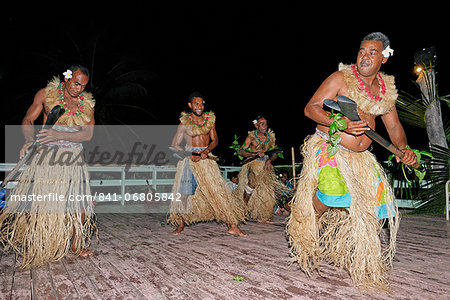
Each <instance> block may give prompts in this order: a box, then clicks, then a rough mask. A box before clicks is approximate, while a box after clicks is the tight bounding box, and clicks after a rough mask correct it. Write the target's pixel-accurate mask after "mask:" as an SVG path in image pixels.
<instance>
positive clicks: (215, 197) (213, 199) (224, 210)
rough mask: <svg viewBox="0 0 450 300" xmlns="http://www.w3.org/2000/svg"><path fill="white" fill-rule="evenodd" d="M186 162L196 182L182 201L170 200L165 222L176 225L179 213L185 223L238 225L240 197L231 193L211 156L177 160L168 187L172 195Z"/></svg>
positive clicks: (242, 210)
mask: <svg viewBox="0 0 450 300" xmlns="http://www.w3.org/2000/svg"><path fill="white" fill-rule="evenodd" d="M186 164H190V167H191V170H192V173H193V175H194V177H195V180H196V182H197V185H198V186H197V189H196V190H195V193H194V195H190V196H189V197H188V199H187V201H186V203H185V202H181V201H173V202H172V203H171V206H170V212H169V216H168V219H167V222H168V223H170V224H173V225H180V222H181V217H182V218H183V221H184V222H185V223H186V224H188V225H189V224H191V223H196V222H207V221H214V220H215V221H217V222H225V223H227V222H229V223H232V224H235V225H238V224H239V222H241V221H245V208H244V205H243V201H242V200H241V199H239V198H237V197H235V196H233V194H232V193H231V190H230V189H229V188H228V186H227V184H226V181H225V179H224V178H223V177H222V174H221V173H220V170H219V167H218V165H217V163H216V162H215V161H214V160H211V159H202V160H200V161H198V162H193V161H192V160H191V159H190V158H185V159H183V160H180V161H179V162H178V165H177V173H176V175H175V182H174V185H173V188H172V192H173V193H174V195H175V194H176V193H178V192H179V188H180V181H181V177H182V175H183V170H184V168H185V165H186ZM174 198H176V197H174Z"/></svg>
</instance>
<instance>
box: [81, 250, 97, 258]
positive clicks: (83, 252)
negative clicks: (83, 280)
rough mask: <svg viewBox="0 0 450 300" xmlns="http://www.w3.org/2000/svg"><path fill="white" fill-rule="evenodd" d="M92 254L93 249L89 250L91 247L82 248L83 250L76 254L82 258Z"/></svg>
mask: <svg viewBox="0 0 450 300" xmlns="http://www.w3.org/2000/svg"><path fill="white" fill-rule="evenodd" d="M92 254H94V251H93V250H91V249H83V250H81V252H80V254H78V256H79V257H82V258H86V257H89V256H91V255H92Z"/></svg>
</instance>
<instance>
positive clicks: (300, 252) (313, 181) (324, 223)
mask: <svg viewBox="0 0 450 300" xmlns="http://www.w3.org/2000/svg"><path fill="white" fill-rule="evenodd" d="M322 142H323V140H321V138H319V137H318V136H316V135H313V136H311V137H309V138H307V140H306V141H305V143H304V145H303V146H302V154H303V156H304V160H303V169H302V172H301V175H300V179H299V181H298V185H297V189H296V192H295V196H294V198H293V199H292V201H291V205H292V211H291V215H290V217H289V220H288V224H287V233H288V235H289V242H290V245H291V250H290V251H291V256H292V262H295V263H297V264H298V266H299V267H300V268H301V269H302V270H303V271H304V272H305V273H307V274H308V275H310V274H311V272H312V271H313V270H314V269H317V270H319V264H320V263H321V261H327V262H329V263H331V264H333V265H335V266H336V267H338V268H340V269H342V268H346V269H348V271H349V273H350V276H351V278H352V280H353V283H354V284H355V285H356V286H361V287H373V288H377V289H384V290H387V291H389V283H388V281H387V279H386V271H388V270H390V269H391V268H392V261H393V256H394V253H395V245H396V235H397V230H398V226H399V214H398V210H397V206H396V203H395V199H394V196H393V193H392V189H391V187H390V184H389V182H388V181H387V178H386V175H385V173H384V171H383V169H382V167H381V166H380V164H379V163H378V162H377V161H376V158H375V156H374V155H373V154H371V153H370V152H369V151H364V152H347V151H345V150H341V149H340V150H338V152H337V153H336V155H335V158H336V163H337V167H338V168H339V171H340V173H341V175H342V177H343V179H344V181H345V182H346V184H347V186H348V189H349V192H350V195H351V204H350V207H349V208H347V209H345V208H332V209H329V210H328V211H327V212H325V213H324V214H323V215H322V216H321V217H320V219H319V220H316V215H315V211H314V208H313V203H312V199H313V196H314V194H315V193H316V191H317V183H318V179H317V171H318V161H317V159H316V153H317V152H318V150H319V149H320V145H321V143H322ZM376 176H380V177H381V180H382V181H383V183H384V186H385V200H386V203H387V204H389V205H391V207H392V210H391V211H393V212H395V215H393V214H392V213H391V214H390V216H389V218H387V219H385V221H386V220H387V222H388V226H389V238H388V242H387V243H386V245H382V243H381V240H380V237H382V235H383V234H384V232H383V231H382V225H383V224H382V222H379V221H378V219H377V217H376V215H375V209H374V206H375V203H374V202H375V200H374V199H375V197H376V192H377V190H376V189H377V186H376V185H375V184H374V178H375V177H376ZM319 271H320V270H319Z"/></svg>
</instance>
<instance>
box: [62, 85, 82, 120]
mask: <svg viewBox="0 0 450 300" xmlns="http://www.w3.org/2000/svg"><path fill="white" fill-rule="evenodd" d="M63 86H64V82H61V83H60V84H59V86H58V97H59V106H61V107H62V108H64V109H65V110H66V113H67V114H68V115H69V116H79V115H82V114H83V113H84V97H83V95H82V94H79V95H78V111H77V112H76V113H75V112H72V111H70V109H68V108H67V105H66V102H65V101H64V94H63V90H62V88H63Z"/></svg>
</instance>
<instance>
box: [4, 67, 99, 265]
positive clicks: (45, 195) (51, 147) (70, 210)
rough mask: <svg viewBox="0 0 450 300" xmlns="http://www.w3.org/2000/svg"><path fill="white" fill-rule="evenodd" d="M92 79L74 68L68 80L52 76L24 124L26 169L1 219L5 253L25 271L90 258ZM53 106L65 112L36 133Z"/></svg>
mask: <svg viewBox="0 0 450 300" xmlns="http://www.w3.org/2000/svg"><path fill="white" fill-rule="evenodd" d="M88 81H89V70H88V69H86V68H85V67H83V66H80V65H74V66H71V67H70V68H69V69H68V70H67V71H66V72H64V81H60V79H59V78H58V77H54V78H53V79H52V80H51V81H50V82H49V83H48V85H47V87H46V88H43V89H41V90H39V91H38V92H37V93H36V95H35V97H34V100H33V103H32V104H31V106H30V107H29V108H28V110H27V113H26V115H25V117H24V119H23V121H22V131H23V133H24V137H25V144H24V146H23V147H22V149H21V150H20V158H21V159H22V158H23V159H26V160H27V161H26V166H25V168H24V171H23V172H22V174H21V175H20V177H19V178H18V184H17V186H16V187H15V189H14V190H13V191H12V193H11V195H9V197H8V201H7V206H6V208H5V209H4V212H3V214H2V215H1V216H0V228H1V232H0V242H1V243H2V244H3V245H4V247H5V249H4V250H6V251H8V250H14V251H15V252H16V253H18V254H19V255H21V256H22V258H23V261H22V267H34V266H41V265H44V264H46V263H48V262H52V261H57V260H59V259H61V258H63V257H64V256H65V255H67V254H68V253H74V254H76V255H79V256H81V257H86V256H89V255H91V254H92V250H89V249H87V247H88V246H89V244H90V237H91V234H92V230H93V228H94V224H93V223H92V217H93V206H92V200H93V199H92V195H91V193H90V187H89V175H88V171H87V167H86V163H85V161H84V157H83V153H82V151H83V146H82V144H81V143H82V142H85V141H89V140H90V139H91V138H92V135H93V125H94V123H95V121H94V105H95V100H94V99H93V96H92V95H91V94H90V93H87V92H84V89H85V87H86V85H87V83H88ZM58 106H59V107H58ZM54 108H59V110H62V111H64V114H62V115H61V116H59V117H58V118H57V119H56V120H54V122H53V124H51V125H53V126H52V127H51V128H44V129H42V130H40V131H39V132H38V133H37V134H36V135H35V132H34V126H33V124H34V122H35V121H36V119H37V118H38V117H39V116H40V115H41V114H43V122H44V123H45V124H48V122H47V121H48V119H50V118H51V117H52V113H53V112H54ZM36 142H38V144H40V145H39V146H38V147H36V148H35V145H38V144H36ZM31 146H33V147H31ZM28 151H30V155H26V154H27V152H28ZM24 157H25V158H24Z"/></svg>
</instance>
